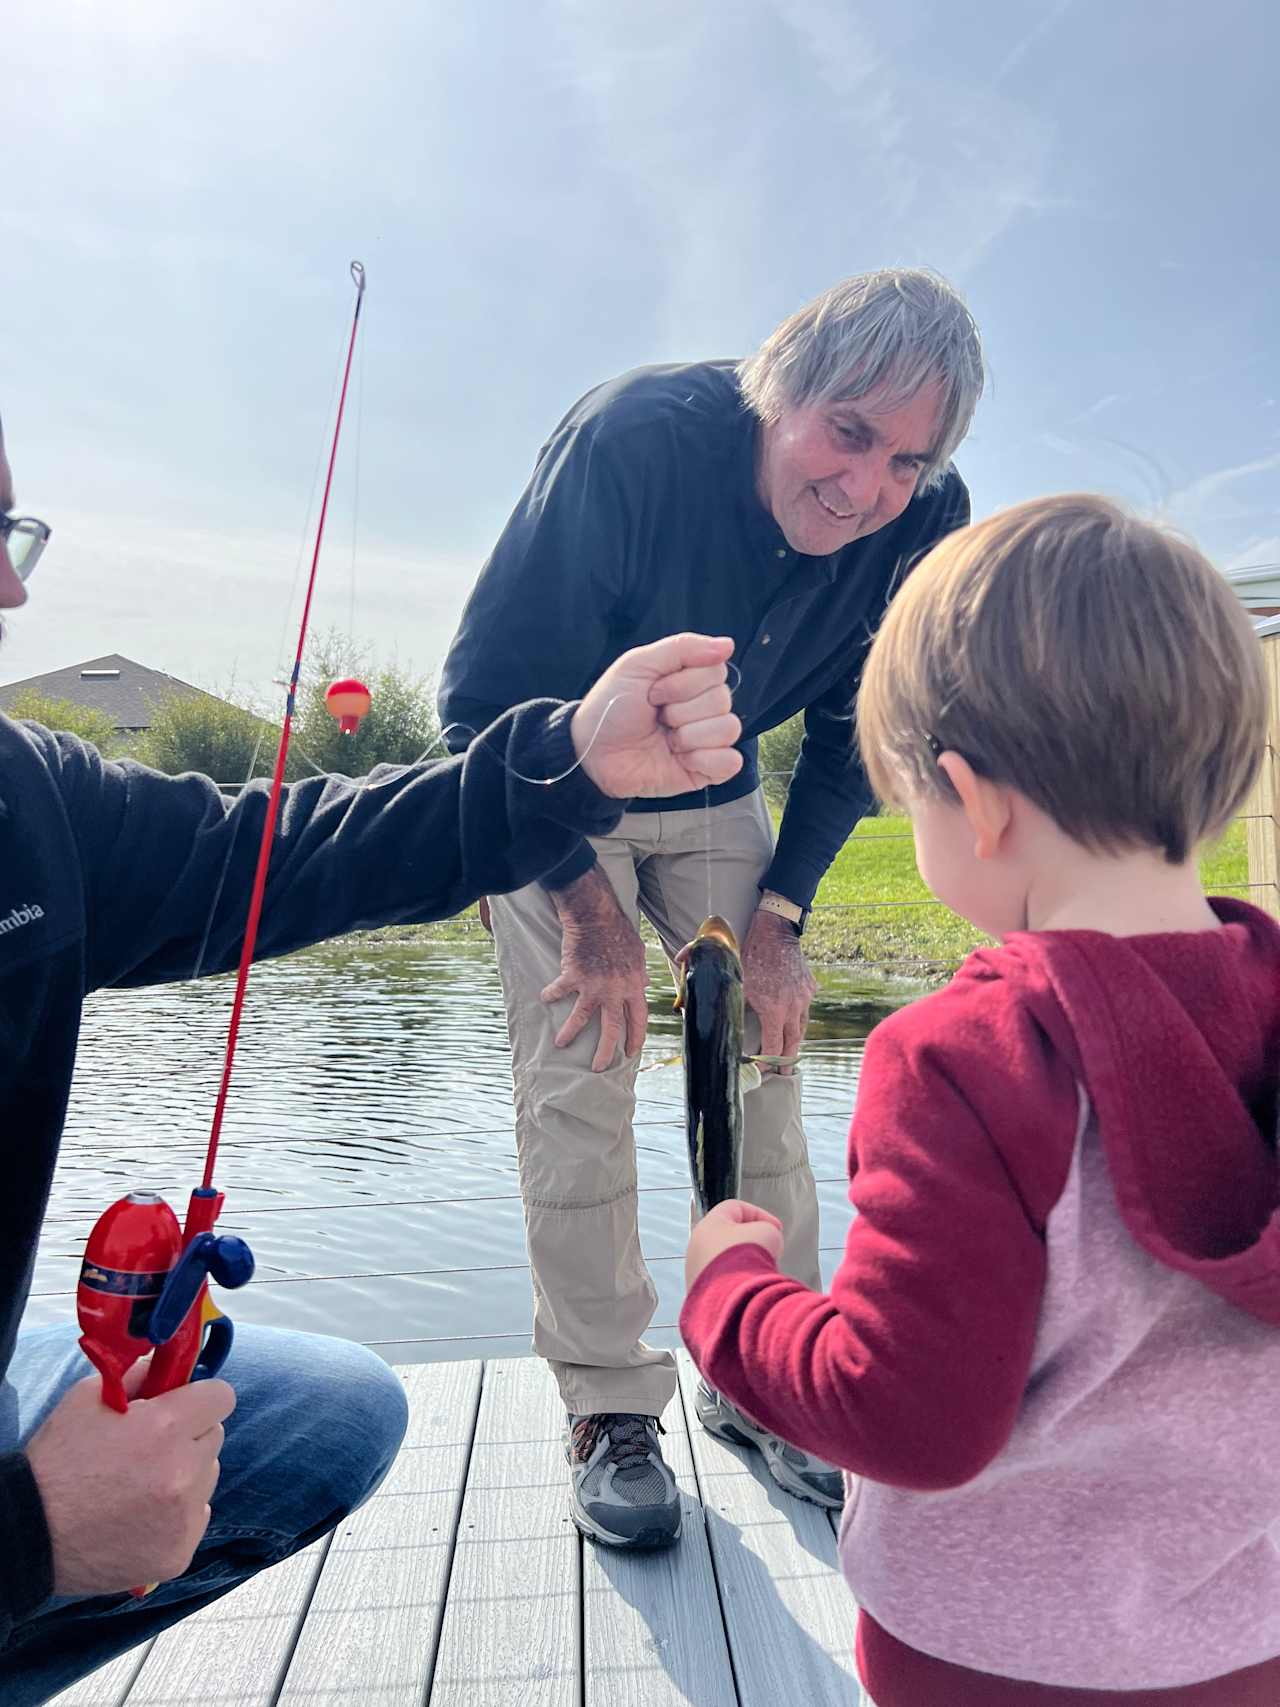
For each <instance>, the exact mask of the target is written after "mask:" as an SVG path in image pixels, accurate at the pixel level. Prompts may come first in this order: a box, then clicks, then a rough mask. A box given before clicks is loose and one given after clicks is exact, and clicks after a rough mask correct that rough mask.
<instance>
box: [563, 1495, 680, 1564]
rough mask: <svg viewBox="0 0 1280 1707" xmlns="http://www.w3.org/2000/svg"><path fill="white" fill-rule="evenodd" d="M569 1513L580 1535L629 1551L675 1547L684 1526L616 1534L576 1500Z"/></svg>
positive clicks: (647, 1551) (655, 1551) (651, 1550)
mask: <svg viewBox="0 0 1280 1707" xmlns="http://www.w3.org/2000/svg"><path fill="white" fill-rule="evenodd" d="M569 1514H570V1516H571V1517H572V1518H573V1521H574V1524H575V1526H576V1528H577V1530H578V1533H579V1534H580V1535H585V1536H586V1538H587V1540H588V1541H598V1542H600V1544H601V1546H603V1547H617V1548H619V1549H620V1550H621V1551H623V1552H628V1553H658V1552H661V1550H662V1549H663V1548H664V1547H674V1546H675V1544H676V1542H677V1541H678V1540H679V1539H680V1532H681V1530H682V1528H683V1527H684V1525H683V1521H682V1522H680V1523H677V1524H676V1527H675V1529H674V1531H672V1530H670V1529H642V1530H641V1531H640V1532H639V1534H638V1535H615V1534H614V1533H613V1531H612V1530H611V1529H606V1528H605V1527H604V1525H603V1524H601V1523H596V1522H595V1521H594V1520H593V1519H592V1518H590V1517H588V1516H587V1514H586V1512H584V1511H581V1510H579V1508H578V1505H577V1503H576V1501H570V1505H569Z"/></svg>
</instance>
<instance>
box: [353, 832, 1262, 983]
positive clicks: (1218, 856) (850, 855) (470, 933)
mask: <svg viewBox="0 0 1280 1707" xmlns="http://www.w3.org/2000/svg"><path fill="white" fill-rule="evenodd" d="M1200 875H1201V878H1202V880H1203V882H1204V886H1205V888H1206V889H1207V890H1208V892H1209V893H1210V894H1211V895H1221V894H1232V893H1234V894H1238V895H1247V893H1248V890H1247V887H1246V886H1247V884H1248V881H1249V871H1248V859H1247V856H1246V851H1245V826H1244V823H1243V821H1242V820H1241V821H1238V822H1236V823H1234V824H1232V825H1231V827H1230V828H1229V829H1228V831H1227V833H1226V835H1225V836H1224V837H1223V838H1222V840H1221V841H1220V842H1219V843H1218V844H1217V846H1216V847H1214V848H1211V849H1210V850H1209V851H1208V853H1207V854H1206V855H1205V857H1204V859H1203V860H1202V861H1201V863H1200ZM369 934H370V935H371V936H374V937H378V936H381V937H383V938H385V939H393V940H400V941H403V940H411V939H413V938H422V937H425V938H428V939H433V940H445V941H456V940H467V939H470V940H473V941H482V940H483V938H484V933H483V931H482V929H481V926H480V920H479V917H478V915H477V913H476V910H475V908H474V907H472V908H469V909H468V911H467V912H465V913H463V914H462V915H461V916H460V917H458V918H457V919H446V920H445V921H443V922H442V923H441V924H438V925H410V926H404V927H394V928H392V929H390V930H387V931H373V932H370V933H369ZM985 940H986V938H984V937H983V936H982V935H981V933H980V932H978V931H976V930H974V928H973V926H972V925H970V924H967V923H966V922H965V920H963V919H961V918H958V917H957V916H956V915H955V914H954V913H952V912H949V911H948V910H947V908H945V907H944V906H942V905H941V903H940V902H937V901H934V900H933V899H932V898H931V896H930V894H929V891H928V890H927V889H926V888H925V886H924V884H923V883H921V881H920V878H919V875H918V874H917V872H916V862H915V853H914V850H913V846H912V841H911V828H910V825H909V823H908V821H907V819H906V818H902V817H897V816H885V817H882V818H868V819H866V820H865V821H864V822H863V823H861V824H860V825H859V826H858V828H857V830H856V831H855V832H854V834H853V835H852V836H851V837H850V838H849V840H848V841H847V842H846V843H845V845H844V847H843V848H842V849H841V850H840V853H839V854H838V855H837V856H836V860H835V863H834V864H833V865H832V867H831V870H830V871H829V872H828V873H827V875H826V877H825V878H824V879H823V880H822V884H821V887H820V888H819V890H818V894H817V897H816V899H815V902H814V911H813V914H812V916H811V917H810V920H809V928H808V930H807V931H806V932H805V939H804V943H805V950H806V952H807V953H808V956H809V958H810V959H811V960H815V961H825V962H846V963H847V962H850V961H861V962H863V963H865V964H867V965H869V966H881V967H883V968H884V969H885V970H886V971H888V972H891V973H893V974H895V975H896V976H900V977H910V978H922V979H926V980H928V981H929V982H931V983H932V982H940V981H941V980H942V979H944V978H946V977H947V976H949V974H950V973H951V972H953V971H954V970H955V968H956V967H957V966H958V965H959V963H960V962H961V960H963V959H964V957H965V955H966V954H968V952H969V951H970V949H972V948H976V947H977V946H978V945H979V944H980V943H982V942H984V941H985Z"/></svg>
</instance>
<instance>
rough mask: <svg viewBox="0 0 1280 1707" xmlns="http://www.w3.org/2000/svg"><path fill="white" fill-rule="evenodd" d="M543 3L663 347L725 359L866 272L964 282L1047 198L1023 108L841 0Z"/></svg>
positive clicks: (1035, 138)
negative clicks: (976, 90)
mask: <svg viewBox="0 0 1280 1707" xmlns="http://www.w3.org/2000/svg"><path fill="white" fill-rule="evenodd" d="M559 12H560V17H561V20H562V28H563V39H564V44H565V52H566V63H567V65H568V67H569V71H568V73H567V76H568V82H569V85H570V87H571V89H572V92H573V95H574V98H575V99H576V100H578V101H579V102H582V103H585V104H586V107H587V109H588V111H589V113H591V114H592V115H593V119H594V129H595V134H596V137H597V139H598V143H599V147H600V149H601V151H602V152H603V154H604V156H605V158H606V159H607V160H608V161H609V163H610V165H611V167H612V168H613V169H614V170H615V171H616V173H617V175H618V179H619V184H620V192H619V193H620V194H621V195H624V196H626V197H629V198H631V200H632V202H633V205H634V210H635V211H634V215H633V218H634V220H635V222H636V223H637V224H638V225H639V226H641V227H642V228H643V229H644V230H645V232H646V234H648V235H650V236H651V238H652V245H653V249H654V254H655V260H654V273H655V275H656V276H655V283H656V285H657V287H658V288H659V289H660V290H661V291H662V292H663V294H664V297H665V302H664V310H665V312H664V315H663V320H664V331H663V337H664V343H665V351H664V352H660V353H668V354H676V353H683V354H686V355H690V356H692V355H704V354H708V353H711V352H713V351H714V352H716V353H725V354H731V353H735V352H736V351H737V350H740V349H741V348H743V347H745V346H749V344H750V343H751V342H753V341H754V340H755V339H756V338H757V337H758V336H760V335H762V334H763V333H764V332H765V331H767V330H768V328H769V326H770V325H771V324H772V323H773V322H774V321H775V320H776V319H777V318H778V317H779V315H780V314H782V313H785V312H788V311H790V310H791V309H793V308H794V307H796V306H797V305H798V303H799V302H800V301H801V300H803V299H804V297H805V296H807V295H809V294H812V293H813V292H816V291H817V290H820V289H822V288H823V287H825V286H826V285H828V284H830V283H832V282H833V281H834V280H835V279H837V278H840V277H842V276H844V275H846V274H848V273H851V272H856V271H860V270H862V269H864V268H867V267H871V266H877V265H885V264H891V263H894V262H904V263H930V264H932V265H934V266H937V267H939V268H940V269H941V270H942V271H943V272H946V273H949V274H951V275H953V276H956V277H963V275H964V274H966V273H967V272H969V271H970V270H972V268H974V267H975V266H976V265H977V263H978V262H979V261H980V260H981V259H982V257H983V256H984V255H985V254H986V253H987V252H988V250H989V249H990V248H991V246H992V245H993V244H994V243H995V242H996V241H997V240H998V239H999V237H1000V236H1001V235H1002V233H1003V232H1005V231H1006V230H1007V229H1008V228H1009V226H1010V225H1011V224H1013V223H1014V222H1015V221H1016V220H1018V219H1019V218H1020V217H1021V216H1023V215H1024V214H1025V213H1027V212H1028V211H1035V210H1037V209H1039V208H1040V207H1041V206H1043V205H1046V202H1045V197H1046V182H1045V179H1046V169H1047V163H1048V158H1049V154H1050V148H1051V133H1050V130H1049V128H1048V127H1047V125H1046V124H1045V123H1044V121H1043V120H1042V119H1040V118H1039V117H1037V116H1036V114H1035V113H1034V112H1033V111H1032V108H1031V105H1030V103H1023V102H1020V101H1016V100H1013V99H1010V98H1008V97H1006V96H1004V95H1001V94H994V95H986V96H984V98H983V99H982V100H980V101H979V100H975V99H974V98H973V92H972V90H971V88H969V87H968V86H962V85H958V84H957V83H956V81H955V80H954V79H948V78H942V77H939V76H936V75H931V74H928V73H926V72H924V71H922V70H920V69H918V68H917V67H916V65H915V64H914V63H913V61H912V60H910V59H907V58H901V59H900V60H898V61H897V62H894V61H891V59H890V57H889V56H888V54H887V53H886V51H885V50H884V49H882V47H881V46H880V43H879V41H878V39H877V36H876V31H875V25H874V19H873V18H872V17H871V16H868V17H866V18H864V17H862V16H860V13H859V9H858V8H857V7H856V6H853V5H849V4H847V3H845V0H839V3H837V0H751V3H748V4H746V5H743V4H741V0H707V3H706V4H703V5H700V6H696V7H690V6H687V5H685V4H683V3H679V4H676V3H674V0H657V3H655V4H651V5H649V6H647V7H645V8H642V9H635V8H630V9H618V8H615V7H602V6H597V5H594V4H590V3H588V0H559Z"/></svg>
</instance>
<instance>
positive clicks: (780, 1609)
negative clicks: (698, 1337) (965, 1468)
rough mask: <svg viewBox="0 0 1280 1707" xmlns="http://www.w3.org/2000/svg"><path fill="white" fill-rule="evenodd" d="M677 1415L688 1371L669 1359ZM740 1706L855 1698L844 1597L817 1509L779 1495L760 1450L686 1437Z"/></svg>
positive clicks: (700, 1435) (690, 1389)
mask: <svg viewBox="0 0 1280 1707" xmlns="http://www.w3.org/2000/svg"><path fill="white" fill-rule="evenodd" d="M678 1362H679V1365H680V1385H681V1390H682V1391H683V1393H684V1398H685V1407H686V1411H687V1413H688V1414H689V1415H690V1416H692V1415H693V1395H694V1389H695V1388H696V1386H697V1381H698V1375H697V1371H696V1370H695V1369H694V1367H693V1364H692V1362H691V1361H690V1359H689V1357H688V1354H687V1353H685V1352H681V1353H679V1355H678ZM690 1439H691V1442H692V1445H693V1459H694V1464H695V1466H696V1468H697V1472H698V1482H699V1487H700V1492H701V1495H702V1502H703V1509H704V1510H705V1512H706V1517H707V1535H708V1538H709V1540H710V1542H711V1554H712V1557H713V1559H714V1560H715V1567H716V1577H717V1580H718V1582H719V1586H720V1603H721V1610H722V1612H723V1615H724V1625H725V1630H726V1631H727V1633H728V1637H729V1650H730V1652H731V1653H732V1655H733V1665H734V1673H735V1675H736V1677H737V1681H738V1696H739V1701H740V1703H741V1707H776V1704H777V1703H778V1702H780V1701H803V1702H804V1703H806V1707H849V1702H850V1700H854V1701H856V1700H857V1699H858V1682H857V1671H856V1667H855V1665H854V1638H855V1614H854V1605H853V1601H852V1599H851V1598H850V1595H849V1591H848V1589H847V1588H846V1587H845V1585H844V1582H843V1579H842V1578H841V1576H840V1574H839V1570H838V1568H837V1565H836V1542H835V1535H834V1533H833V1531H832V1527H831V1522H830V1520H829V1518H828V1516H827V1514H826V1512H824V1511H821V1510H820V1509H819V1508H818V1507H817V1506H813V1505H807V1504H805V1503H804V1502H803V1501H801V1500H796V1499H793V1498H791V1496H790V1495H789V1494H784V1493H783V1492H782V1490H781V1489H780V1488H778V1487H777V1486H776V1485H775V1484H774V1482H773V1481H772V1479H771V1478H770V1476H769V1473H768V1471H767V1470H766V1469H765V1467H764V1463H763V1460H762V1459H761V1457H760V1455H759V1454H758V1453H755V1452H748V1451H744V1450H740V1449H739V1448H737V1447H733V1446H726V1445H725V1444H724V1443H723V1442H722V1441H719V1440H716V1439H715V1438H714V1437H713V1436H712V1435H709V1434H708V1433H707V1432H706V1430H705V1429H702V1428H698V1427H695V1428H694V1429H693V1431H692V1433H691V1436H690Z"/></svg>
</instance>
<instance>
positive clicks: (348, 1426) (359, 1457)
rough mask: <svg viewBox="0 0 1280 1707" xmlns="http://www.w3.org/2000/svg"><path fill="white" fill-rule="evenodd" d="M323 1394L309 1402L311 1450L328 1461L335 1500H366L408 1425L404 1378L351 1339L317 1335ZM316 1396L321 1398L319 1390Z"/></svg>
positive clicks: (350, 1507)
mask: <svg viewBox="0 0 1280 1707" xmlns="http://www.w3.org/2000/svg"><path fill="white" fill-rule="evenodd" d="M318 1344H319V1345H320V1346H322V1347H323V1348H324V1350H323V1353H322V1355H321V1357H320V1358H319V1368H320V1370H321V1371H322V1378H323V1385H324V1393H323V1397H322V1398H321V1399H320V1402H319V1404H317V1405H316V1406H314V1407H307V1404H306V1401H305V1400H303V1401H302V1404H303V1406H304V1411H305V1410H306V1409H309V1410H310V1414H309V1415H307V1416H306V1421H305V1436H306V1447H307V1451H308V1454H309V1455H311V1454H314V1455H315V1458H316V1460H317V1461H323V1463H324V1480H325V1482H326V1483H327V1485H328V1488H329V1491H330V1494H331V1496H332V1499H333V1504H334V1505H335V1506H336V1507H339V1508H341V1509H343V1510H346V1511H354V1510H355V1509H356V1507H357V1506H359V1505H363V1504H364V1502H365V1500H367V1499H368V1498H369V1496H370V1494H372V1493H373V1492H374V1490H375V1489H376V1488H377V1487H378V1485H379V1483H380V1482H381V1481H382V1479H383V1477H384V1476H385V1475H386V1473H387V1471H388V1470H389V1469H390V1468H391V1466H392V1464H393V1463H394V1462H395V1458H396V1454H397V1453H398V1452H399V1450H400V1446H401V1443H402V1442H403V1440H404V1437H405V1431H406V1429H407V1428H408V1426H409V1404H408V1400H407V1399H406V1398H405V1391H404V1387H403V1386H402V1385H401V1382H400V1377H399V1376H398V1375H397V1374H396V1373H395V1371H394V1370H393V1369H391V1368H390V1366H389V1365H388V1364H386V1363H384V1362H383V1361H382V1359H381V1358H380V1357H378V1356H377V1355H376V1354H375V1353H374V1352H371V1351H368V1350H366V1348H365V1347H364V1346H362V1345H356V1344H354V1343H353V1342H351V1341H349V1340H318ZM317 1397H319V1396H318V1395H317Z"/></svg>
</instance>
